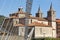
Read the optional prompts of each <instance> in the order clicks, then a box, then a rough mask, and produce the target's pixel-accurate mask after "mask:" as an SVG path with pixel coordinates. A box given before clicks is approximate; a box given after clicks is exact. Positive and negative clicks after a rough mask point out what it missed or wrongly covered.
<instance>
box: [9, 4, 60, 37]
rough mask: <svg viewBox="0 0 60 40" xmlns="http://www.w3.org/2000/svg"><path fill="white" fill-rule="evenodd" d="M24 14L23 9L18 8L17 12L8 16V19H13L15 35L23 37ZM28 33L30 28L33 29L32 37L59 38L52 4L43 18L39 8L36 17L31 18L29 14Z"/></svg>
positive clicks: (57, 22)
mask: <svg viewBox="0 0 60 40" xmlns="http://www.w3.org/2000/svg"><path fill="white" fill-rule="evenodd" d="M25 13H26V12H24V11H23V8H18V12H16V13H12V14H10V17H9V19H13V21H12V22H13V26H14V27H15V28H17V29H15V31H16V30H17V32H16V35H19V36H24V33H25ZM28 21H29V22H28V28H29V29H28V32H30V30H31V28H34V31H33V35H32V37H34V38H40V37H53V38H56V37H60V33H59V25H58V24H59V23H60V19H56V12H55V11H54V9H53V7H52V4H51V5H50V9H49V10H48V11H47V17H46V18H45V17H43V14H42V12H41V9H40V7H39V8H38V12H37V13H36V16H35V17H34V16H32V14H29V18H28Z"/></svg>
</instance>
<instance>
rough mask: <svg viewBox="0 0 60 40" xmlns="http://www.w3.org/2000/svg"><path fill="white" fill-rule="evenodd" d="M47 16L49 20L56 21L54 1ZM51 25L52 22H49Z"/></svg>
mask: <svg viewBox="0 0 60 40" xmlns="http://www.w3.org/2000/svg"><path fill="white" fill-rule="evenodd" d="M47 18H48V21H49V22H54V21H56V16H55V11H54V10H53V7H52V3H51V5H50V9H49V11H48V12H47ZM49 25H50V26H52V23H49Z"/></svg>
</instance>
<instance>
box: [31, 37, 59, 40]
mask: <svg viewBox="0 0 60 40" xmlns="http://www.w3.org/2000/svg"><path fill="white" fill-rule="evenodd" d="M32 40H60V38H49V37H47V38H36V39H32Z"/></svg>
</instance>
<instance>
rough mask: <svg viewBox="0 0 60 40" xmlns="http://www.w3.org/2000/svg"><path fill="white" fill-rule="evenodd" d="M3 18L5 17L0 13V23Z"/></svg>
mask: <svg viewBox="0 0 60 40" xmlns="http://www.w3.org/2000/svg"><path fill="white" fill-rule="evenodd" d="M4 18H5V17H4V16H2V15H0V25H1V24H2V22H3V20H4Z"/></svg>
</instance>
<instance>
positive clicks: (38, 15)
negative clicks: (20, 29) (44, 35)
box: [36, 6, 42, 18]
mask: <svg viewBox="0 0 60 40" xmlns="http://www.w3.org/2000/svg"><path fill="white" fill-rule="evenodd" d="M36 17H39V18H42V12H41V9H40V6H39V8H38V12H37V13H36Z"/></svg>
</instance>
